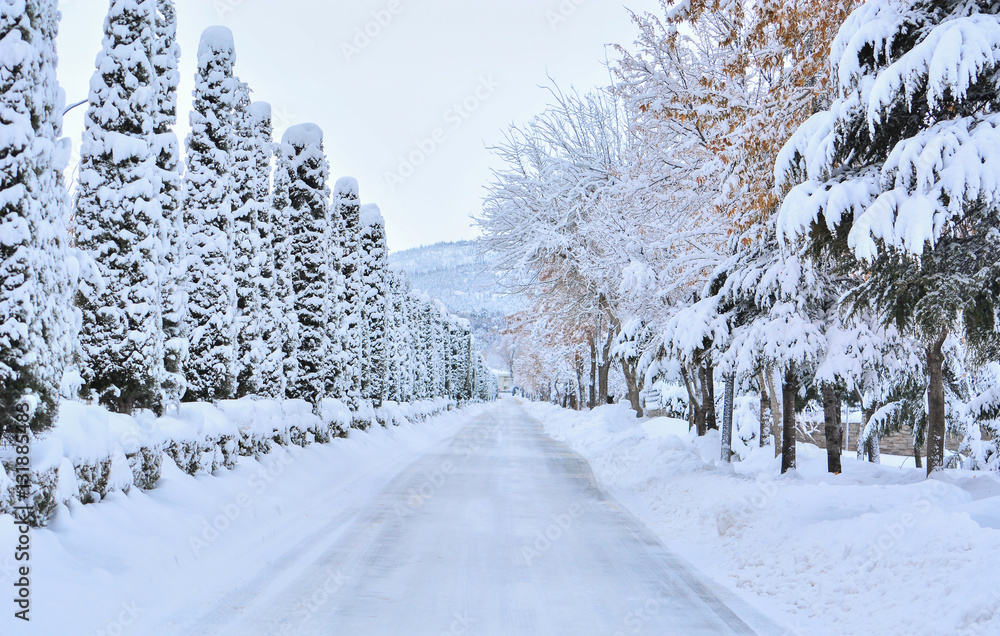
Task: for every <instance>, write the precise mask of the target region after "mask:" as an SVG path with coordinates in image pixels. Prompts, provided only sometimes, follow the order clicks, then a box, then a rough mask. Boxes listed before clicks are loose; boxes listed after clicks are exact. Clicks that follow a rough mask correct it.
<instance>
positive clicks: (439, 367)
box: [428, 298, 448, 397]
mask: <svg viewBox="0 0 1000 636" xmlns="http://www.w3.org/2000/svg"><path fill="white" fill-rule="evenodd" d="M430 323H431V329H430V341H429V344H428V346H429V348H430V359H431V378H432V380H431V396H432V397H444V396H446V395H448V391H447V390H446V388H445V381H446V379H447V362H448V360H447V353H446V347H447V342H448V309H447V308H446V307H445V306H444V303H442V302H441V301H440V300H438V299H436V298H435V299H433V300H432V301H431V316H430Z"/></svg>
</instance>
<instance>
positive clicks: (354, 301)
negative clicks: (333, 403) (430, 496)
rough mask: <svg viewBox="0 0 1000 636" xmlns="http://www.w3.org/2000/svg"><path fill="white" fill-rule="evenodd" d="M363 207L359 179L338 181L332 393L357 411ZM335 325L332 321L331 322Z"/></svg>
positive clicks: (334, 214) (359, 380) (334, 207)
mask: <svg viewBox="0 0 1000 636" xmlns="http://www.w3.org/2000/svg"><path fill="white" fill-rule="evenodd" d="M360 215H361V206H360V203H359V201H358V182H357V180H356V179H353V178H351V177H344V178H342V179H339V180H337V183H336V185H335V186H334V195H333V212H332V213H331V217H332V223H333V224H335V225H334V227H335V228H336V229H335V231H336V232H338V236H336V237H334V238H332V239H331V244H332V245H331V250H333V252H334V254H335V255H336V257H337V263H338V267H339V276H338V283H339V285H338V291H339V293H338V294H337V297H336V302H335V306H334V308H333V309H332V311H331V313H332V316H333V318H334V320H337V321H339V323H338V325H337V326H336V333H337V335H336V339H337V341H338V344H339V356H338V357H337V360H336V366H335V367H334V371H333V376H334V378H335V390H334V392H333V396H334V397H336V398H339V399H342V400H344V401H346V402H347V404H348V406H350V407H351V409H352V410H356V409H357V408H358V406H359V404H360V400H361V356H362V331H361V330H362V322H361V302H362V301H361V298H362V293H363V281H362V279H361V275H362V271H361V268H360V267H359V265H360V258H361V257H360V253H361V252H360V251H361V245H360V242H361V216H360ZM331 326H332V323H331Z"/></svg>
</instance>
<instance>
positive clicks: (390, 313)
mask: <svg viewBox="0 0 1000 636" xmlns="http://www.w3.org/2000/svg"><path fill="white" fill-rule="evenodd" d="M388 279H389V284H388V291H389V300H388V302H387V311H386V336H387V340H388V349H387V351H386V358H387V359H388V375H387V379H388V387H387V388H386V396H387V397H388V399H390V400H393V401H396V402H406V401H409V400H410V399H412V395H413V370H412V365H413V360H412V353H411V351H410V316H409V306H408V303H407V296H408V295H409V292H410V283H409V281H408V280H407V278H406V273H405V272H404V271H403V270H402V269H397V268H392V267H390V268H389V269H388Z"/></svg>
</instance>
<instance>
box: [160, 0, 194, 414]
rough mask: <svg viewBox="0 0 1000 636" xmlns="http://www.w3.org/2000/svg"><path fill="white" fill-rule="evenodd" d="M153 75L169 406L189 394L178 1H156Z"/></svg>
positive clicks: (165, 373)
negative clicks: (179, 129)
mask: <svg viewBox="0 0 1000 636" xmlns="http://www.w3.org/2000/svg"><path fill="white" fill-rule="evenodd" d="M156 6H157V12H156V29H155V35H156V38H155V40H154V42H153V58H152V61H153V70H154V72H155V73H156V110H155V111H154V113H153V134H154V135H155V147H154V152H155V155H156V167H157V169H158V170H159V177H160V242H161V243H162V255H161V261H160V262H161V267H160V298H161V300H162V303H163V310H162V315H163V338H164V343H163V347H164V354H163V368H164V376H163V390H164V395H165V398H166V402H167V404H176V403H178V402H179V401H180V399H181V397H182V396H183V395H184V391H185V390H186V384H187V381H186V379H185V377H184V361H185V359H186V358H187V348H188V345H187V296H186V294H185V291H184V280H185V278H186V272H185V269H184V255H185V251H186V248H187V246H186V231H185V229H184V225H183V223H182V215H183V212H182V205H181V203H182V198H181V197H182V194H183V191H182V190H181V163H180V148H179V144H178V141H177V135H175V134H174V130H173V128H174V125H176V123H177V85H178V83H179V81H180V75H179V73H178V72H177V65H178V60H179V58H180V47H179V46H178V44H177V11H176V8H175V6H174V2H173V0H157V3H156Z"/></svg>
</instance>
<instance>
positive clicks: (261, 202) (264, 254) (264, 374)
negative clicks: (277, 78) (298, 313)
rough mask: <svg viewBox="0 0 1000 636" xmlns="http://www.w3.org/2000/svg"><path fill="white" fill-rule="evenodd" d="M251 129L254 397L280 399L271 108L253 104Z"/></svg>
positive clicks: (279, 341) (251, 106)
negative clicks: (255, 311) (257, 305)
mask: <svg viewBox="0 0 1000 636" xmlns="http://www.w3.org/2000/svg"><path fill="white" fill-rule="evenodd" d="M248 114H249V117H250V125H251V128H252V131H253V132H252V136H251V137H252V140H253V148H252V150H251V157H252V162H251V164H250V165H249V166H248V168H249V169H250V170H251V171H252V174H253V176H252V177H251V180H250V181H251V185H252V188H253V194H252V205H253V209H254V215H253V216H252V223H253V225H254V229H255V231H256V240H257V244H258V249H257V252H256V259H257V261H256V262H255V263H254V264H253V269H254V270H255V271H256V272H257V273H258V275H257V280H256V283H257V298H258V299H259V302H260V312H259V317H258V319H257V325H258V328H257V332H258V342H257V344H256V346H257V347H258V348H259V352H258V353H255V354H253V356H252V357H253V359H254V360H259V365H260V367H259V371H258V377H259V382H260V385H259V387H258V393H259V394H261V395H267V396H269V397H275V398H276V397H281V396H282V395H283V393H282V390H283V389H282V386H283V385H282V382H281V378H282V377H283V371H284V369H283V365H282V362H281V356H280V353H281V339H280V338H281V331H280V329H279V328H278V322H279V319H280V316H276V315H275V285H276V282H277V281H276V278H275V267H274V207H273V206H272V204H271V158H272V156H273V150H272V141H271V140H272V136H273V129H272V124H271V105H270V104H268V103H267V102H260V101H258V102H253V103H252V104H251V105H250V110H249V113H248Z"/></svg>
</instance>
